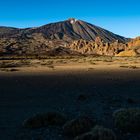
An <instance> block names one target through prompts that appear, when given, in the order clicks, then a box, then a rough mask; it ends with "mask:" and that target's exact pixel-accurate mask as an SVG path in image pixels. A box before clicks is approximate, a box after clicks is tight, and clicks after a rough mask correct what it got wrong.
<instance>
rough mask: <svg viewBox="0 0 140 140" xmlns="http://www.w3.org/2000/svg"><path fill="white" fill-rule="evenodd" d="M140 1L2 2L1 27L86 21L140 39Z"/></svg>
mask: <svg viewBox="0 0 140 140" xmlns="http://www.w3.org/2000/svg"><path fill="white" fill-rule="evenodd" d="M139 7H140V0H22V1H20V0H1V2H0V26H13V27H20V28H24V27H36V26H40V25H43V24H47V23H51V22H56V21H60V20H66V19H68V18H70V17H74V18H77V19H81V20H85V21H87V22H90V23H92V24H95V25H98V26H101V27H103V28H105V29H108V30H110V31H112V32H114V33H116V34H120V35H123V36H126V37H136V36H140V8H139Z"/></svg>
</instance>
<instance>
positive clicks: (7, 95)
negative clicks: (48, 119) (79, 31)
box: [0, 69, 140, 140]
mask: <svg viewBox="0 0 140 140" xmlns="http://www.w3.org/2000/svg"><path fill="white" fill-rule="evenodd" d="M128 107H131V108H133V107H140V71H139V70H127V69H126V70H117V71H116V70H100V71H94V70H93V71H83V72H82V71H81V72H66V73H63V72H58V73H54V74H53V73H51V74H49V73H48V74H47V73H42V74H36V73H35V74H31V75H29V74H22V75H20V74H17V75H14V74H13V75H12V74H11V75H9V76H6V75H2V74H1V75H0V140H71V139H73V138H69V137H67V136H64V135H63V132H62V129H61V127H58V126H57V127H55V126H48V127H43V128H38V129H27V128H23V127H22V124H23V121H24V120H26V119H28V118H30V117H31V116H33V115H34V114H36V113H44V112H48V111H51V112H52V111H56V112H60V113H62V114H64V115H65V116H66V117H67V119H68V120H70V119H73V118H76V117H77V116H81V115H86V116H89V117H91V118H92V117H93V118H96V120H97V124H98V125H102V126H104V127H106V128H110V129H112V130H113V131H114V132H115V133H116V135H117V139H119V140H140V135H139V134H131V133H121V132H120V131H119V130H118V129H116V128H115V125H114V120H113V117H112V114H113V112H114V111H115V110H117V109H120V108H128Z"/></svg>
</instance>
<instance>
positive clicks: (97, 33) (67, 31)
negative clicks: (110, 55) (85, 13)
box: [0, 18, 128, 42]
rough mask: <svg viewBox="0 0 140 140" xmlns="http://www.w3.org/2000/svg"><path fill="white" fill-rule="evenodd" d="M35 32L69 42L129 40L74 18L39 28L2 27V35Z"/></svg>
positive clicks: (0, 33) (9, 35)
mask: <svg viewBox="0 0 140 140" xmlns="http://www.w3.org/2000/svg"><path fill="white" fill-rule="evenodd" d="M33 33H42V34H43V35H45V36H46V38H47V39H51V40H53V39H60V40H64V41H68V42H69V41H73V40H79V39H83V40H88V41H89V40H92V41H95V39H96V37H100V38H101V39H102V40H103V41H104V42H114V41H116V40H118V41H119V42H126V41H128V39H127V38H125V37H122V36H119V35H116V34H114V33H112V32H109V31H107V30H105V29H103V28H100V27H98V26H95V25H92V24H90V23H87V22H84V21H81V20H76V19H74V18H70V19H68V20H66V21H61V22H57V23H51V24H47V25H44V26H41V27H38V28H27V29H17V28H9V27H0V37H15V36H18V35H21V34H30V35H32V34H33Z"/></svg>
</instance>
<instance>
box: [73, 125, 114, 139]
mask: <svg viewBox="0 0 140 140" xmlns="http://www.w3.org/2000/svg"><path fill="white" fill-rule="evenodd" d="M74 140H116V136H115V134H114V132H113V131H112V130H111V129H108V128H104V127H102V126H95V127H94V128H93V130H92V131H91V132H88V133H85V134H83V135H81V136H77V137H76V138H75V139H74Z"/></svg>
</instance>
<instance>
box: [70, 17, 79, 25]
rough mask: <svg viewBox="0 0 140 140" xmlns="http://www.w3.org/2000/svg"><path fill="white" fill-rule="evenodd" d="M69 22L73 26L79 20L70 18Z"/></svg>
mask: <svg viewBox="0 0 140 140" xmlns="http://www.w3.org/2000/svg"><path fill="white" fill-rule="evenodd" d="M68 21H69V22H70V23H71V24H74V23H76V21H77V19H75V18H69V19H68Z"/></svg>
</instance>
